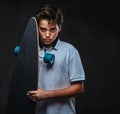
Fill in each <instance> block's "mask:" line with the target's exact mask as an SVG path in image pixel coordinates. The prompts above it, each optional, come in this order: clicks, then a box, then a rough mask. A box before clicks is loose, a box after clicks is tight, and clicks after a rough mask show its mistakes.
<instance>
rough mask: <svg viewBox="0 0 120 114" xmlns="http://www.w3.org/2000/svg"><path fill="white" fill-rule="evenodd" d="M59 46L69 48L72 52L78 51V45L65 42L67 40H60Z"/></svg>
mask: <svg viewBox="0 0 120 114" xmlns="http://www.w3.org/2000/svg"><path fill="white" fill-rule="evenodd" d="M59 48H62V49H64V50H67V51H69V52H71V53H73V52H76V51H78V50H77V49H76V47H75V46H74V45H72V44H71V43H68V42H65V41H61V40H60V45H59Z"/></svg>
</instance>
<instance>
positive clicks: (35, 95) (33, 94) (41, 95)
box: [26, 88, 46, 102]
mask: <svg viewBox="0 0 120 114" xmlns="http://www.w3.org/2000/svg"><path fill="white" fill-rule="evenodd" d="M45 92H46V91H45V90H43V89H41V88H38V89H37V90H33V91H28V92H27V94H26V95H27V97H28V98H30V99H31V100H32V101H34V102H37V101H39V100H43V99H45Z"/></svg>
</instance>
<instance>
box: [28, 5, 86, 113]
mask: <svg viewBox="0 0 120 114" xmlns="http://www.w3.org/2000/svg"><path fill="white" fill-rule="evenodd" d="M35 17H36V19H37V22H38V30H39V37H40V49H39V54H40V55H39V56H40V57H39V62H40V71H39V78H38V89H37V90H30V91H28V93H27V96H28V98H30V99H31V100H32V101H34V102H36V103H37V105H36V114H75V113H76V112H75V96H76V95H78V94H81V93H82V92H83V90H84V85H83V81H84V80H85V75H84V70H83V66H82V62H81V59H80V55H79V53H78V51H77V50H76V48H75V47H74V46H72V45H71V44H69V43H66V42H63V41H61V40H60V39H59V38H58V34H59V32H60V31H61V28H62V23H63V14H62V12H61V10H60V9H59V8H58V7H55V6H52V5H45V6H43V7H42V8H41V9H40V10H39V11H38V12H37V13H36V15H35ZM46 52H48V53H51V54H54V55H55V61H54V64H53V65H49V64H47V63H44V61H43V59H42V58H41V57H43V56H44V54H45V53H46Z"/></svg>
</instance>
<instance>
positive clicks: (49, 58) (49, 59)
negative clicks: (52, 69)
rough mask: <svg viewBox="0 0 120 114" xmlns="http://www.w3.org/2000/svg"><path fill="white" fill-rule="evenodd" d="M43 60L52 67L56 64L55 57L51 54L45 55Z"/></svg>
mask: <svg viewBox="0 0 120 114" xmlns="http://www.w3.org/2000/svg"><path fill="white" fill-rule="evenodd" d="M43 59H44V62H45V63H48V64H51V65H52V64H53V63H54V60H55V55H53V54H50V53H45V56H44V58H43Z"/></svg>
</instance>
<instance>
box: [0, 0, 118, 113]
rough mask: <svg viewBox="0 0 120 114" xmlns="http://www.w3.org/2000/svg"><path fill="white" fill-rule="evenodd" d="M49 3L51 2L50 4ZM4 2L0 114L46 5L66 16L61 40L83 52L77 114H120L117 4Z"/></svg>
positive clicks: (1, 9)
mask: <svg viewBox="0 0 120 114" xmlns="http://www.w3.org/2000/svg"><path fill="white" fill-rule="evenodd" d="M48 1H49V2H48ZM48 1H47V0H4V1H1V3H0V114H5V111H6V106H7V96H8V92H9V87H10V82H11V79H12V71H13V68H14V64H15V59H16V56H15V55H14V54H13V49H14V47H15V46H16V45H17V44H19V43H20V41H21V38H22V34H23V32H24V29H25V25H26V23H27V21H28V19H29V18H30V17H31V16H32V15H33V14H34V12H35V11H36V10H38V9H39V7H40V6H41V5H42V4H44V3H52V4H54V5H57V6H59V7H60V8H61V9H62V10H63V13H64V25H63V31H62V32H61V33H60V37H61V39H63V40H65V41H68V42H70V43H72V44H73V45H74V46H75V47H76V48H77V49H78V50H79V52H80V54H81V59H82V61H83V66H84V69H85V73H86V81H85V91H84V93H83V94H82V95H80V96H78V97H77V102H76V103H77V104H76V110H77V114H120V111H119V109H120V105H119V103H120V102H119V101H120V100H119V99H120V98H119V97H120V92H119V91H120V90H119V77H120V72H119V71H120V68H119V65H120V61H119V57H120V55H119V48H120V33H119V31H120V13H119V12H120V7H119V3H118V2H116V1H115V0H114V1H113V0H112V1H108V0H101V1H97V0H96V1H94V0H89V1H87V0H84V1H82V2H81V1H79V2H78V0H70V1H67V0H51V1H50V0H48Z"/></svg>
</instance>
